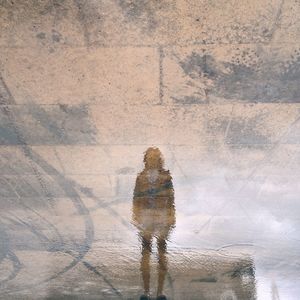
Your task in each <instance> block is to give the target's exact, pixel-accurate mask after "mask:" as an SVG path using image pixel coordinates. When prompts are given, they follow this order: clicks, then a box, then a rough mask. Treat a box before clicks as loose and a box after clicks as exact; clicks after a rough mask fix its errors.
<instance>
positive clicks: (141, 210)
mask: <svg viewBox="0 0 300 300" xmlns="http://www.w3.org/2000/svg"><path fill="white" fill-rule="evenodd" d="M144 163H145V167H144V170H143V171H142V172H141V173H140V174H139V175H138V177H137V179H136V185H135V189H134V198H133V221H134V224H135V225H136V227H137V228H138V230H139V236H140V239H141V243H142V258H141V272H142V277H143V283H144V292H145V295H144V296H142V297H141V299H149V292H150V255H151V252H152V241H153V238H154V237H155V238H156V240H157V249H158V285H157V297H158V298H157V299H165V296H164V295H163V287H164V281H165V277H166V273H167V268H168V265H167V256H166V253H167V239H168V236H169V234H170V231H171V230H172V228H173V227H174V226H175V205H174V189H173V184H172V177H171V175H170V172H169V171H168V170H165V169H164V165H163V158H162V155H161V152H160V150H159V149H157V148H149V149H148V150H147V151H146V153H145V156H144Z"/></svg>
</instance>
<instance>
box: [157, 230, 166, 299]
mask: <svg viewBox="0 0 300 300" xmlns="http://www.w3.org/2000/svg"><path fill="white" fill-rule="evenodd" d="M157 248H158V287H157V296H162V294H163V288H164V282H165V277H166V274H167V271H168V265H167V263H168V261H167V242H166V237H165V236H163V237H158V239H157Z"/></svg>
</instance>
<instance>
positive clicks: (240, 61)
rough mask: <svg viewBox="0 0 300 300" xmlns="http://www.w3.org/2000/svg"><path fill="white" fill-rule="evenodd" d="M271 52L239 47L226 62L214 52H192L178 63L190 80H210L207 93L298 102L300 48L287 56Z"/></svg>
mask: <svg viewBox="0 0 300 300" xmlns="http://www.w3.org/2000/svg"><path fill="white" fill-rule="evenodd" d="M270 55H271V58H268V56H270ZM272 55H273V56H275V54H272V53H267V52H264V50H262V49H260V51H257V52H255V51H252V52H250V53H249V51H245V50H240V53H239V55H232V57H231V61H223V60H219V59H217V58H216V57H215V56H214V55H213V54H210V53H200V52H195V51H193V52H192V53H191V54H190V55H188V56H186V57H185V58H184V59H182V60H181V61H179V65H180V66H181V68H182V70H183V71H184V73H185V74H186V75H187V76H189V77H190V78H191V79H194V80H199V81H203V82H205V80H206V81H207V80H208V81H210V82H211V85H210V86H207V88H206V92H207V93H208V95H212V96H216V97H221V98H225V99H228V100H242V101H246V102H299V101H300V87H299V81H300V52H299V50H295V51H294V53H293V54H291V55H290V57H289V58H287V59H278V58H276V57H272ZM261 57H262V58H261Z"/></svg>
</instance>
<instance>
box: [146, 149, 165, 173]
mask: <svg viewBox="0 0 300 300" xmlns="http://www.w3.org/2000/svg"><path fill="white" fill-rule="evenodd" d="M144 163H145V169H158V170H161V169H163V166H164V160H163V158H162V154H161V152H160V150H159V149H158V148H155V147H150V148H148V149H147V151H146V152H145V156H144Z"/></svg>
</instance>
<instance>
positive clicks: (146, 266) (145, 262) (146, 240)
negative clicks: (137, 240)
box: [141, 233, 152, 295]
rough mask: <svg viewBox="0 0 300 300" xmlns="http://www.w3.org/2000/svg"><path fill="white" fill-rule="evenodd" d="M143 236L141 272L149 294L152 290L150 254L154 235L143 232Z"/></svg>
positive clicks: (145, 289) (146, 291) (146, 292)
mask: <svg viewBox="0 0 300 300" xmlns="http://www.w3.org/2000/svg"><path fill="white" fill-rule="evenodd" d="M141 238H142V258H141V273H142V277H143V283H144V292H145V294H146V295H149V292H150V256H151V251H152V249H151V242H152V236H151V235H150V234H145V233H143V234H141Z"/></svg>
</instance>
